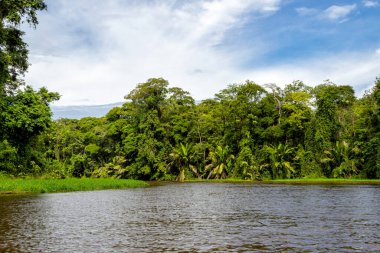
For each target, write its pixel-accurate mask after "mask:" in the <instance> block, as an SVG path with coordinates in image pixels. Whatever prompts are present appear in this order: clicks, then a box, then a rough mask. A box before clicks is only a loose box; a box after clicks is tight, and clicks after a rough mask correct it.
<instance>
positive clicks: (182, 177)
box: [178, 169, 185, 182]
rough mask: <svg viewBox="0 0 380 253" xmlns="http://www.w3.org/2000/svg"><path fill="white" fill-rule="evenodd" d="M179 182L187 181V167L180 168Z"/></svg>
mask: <svg viewBox="0 0 380 253" xmlns="http://www.w3.org/2000/svg"><path fill="white" fill-rule="evenodd" d="M178 181H179V182H183V181H185V169H180V171H179V177H178Z"/></svg>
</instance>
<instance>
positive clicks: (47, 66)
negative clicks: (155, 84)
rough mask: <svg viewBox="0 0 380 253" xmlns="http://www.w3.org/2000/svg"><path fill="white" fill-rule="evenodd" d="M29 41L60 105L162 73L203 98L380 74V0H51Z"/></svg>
mask: <svg viewBox="0 0 380 253" xmlns="http://www.w3.org/2000/svg"><path fill="white" fill-rule="evenodd" d="M45 2H46V4H47V5H48V10H47V11H43V12H40V13H39V14H38V18H39V25H38V26H37V28H36V29H35V30H34V29H32V28H31V27H29V26H27V25H24V27H23V29H24V30H25V31H26V34H25V41H26V42H27V43H28V44H29V53H30V55H29V61H30V64H31V66H30V68H29V71H28V73H27V74H26V75H25V81H26V82H27V84H29V85H32V86H33V87H35V88H39V87H42V86H45V87H47V88H48V89H49V90H50V91H56V92H59V93H60V94H61V95H62V97H61V99H60V101H58V102H56V103H55V104H56V105H98V104H107V103H114V102H120V101H124V96H125V95H127V94H128V93H129V92H130V91H131V90H132V89H134V88H135V87H136V85H137V84H138V83H143V82H145V81H147V79H149V78H153V77H162V78H164V79H166V80H168V81H169V83H170V86H171V87H174V86H177V87H181V88H183V89H184V90H187V91H189V92H190V93H191V95H192V96H193V98H194V99H195V100H202V99H207V98H212V97H214V94H215V93H217V92H219V91H220V90H222V89H224V88H226V87H227V86H228V85H229V84H239V83H244V82H245V81H246V80H251V81H254V82H256V83H257V84H260V85H263V84H266V83H275V84H277V85H278V86H280V87H284V86H285V85H286V84H289V83H291V82H293V81H295V80H302V81H303V82H304V83H306V84H308V85H311V86H315V85H318V84H321V83H323V82H324V81H325V80H330V81H332V82H334V83H336V84H339V85H351V86H353V87H354V89H355V91H356V94H357V96H360V95H361V94H362V93H363V92H364V90H366V89H369V88H370V87H372V86H373V84H374V81H375V79H376V77H380V0H378V1H377V0H356V1H354V0H336V1H335V0H329V1H325V0H318V1H316V0H203V1H201V0H149V1H148V0H108V1H104V0H46V1H45Z"/></svg>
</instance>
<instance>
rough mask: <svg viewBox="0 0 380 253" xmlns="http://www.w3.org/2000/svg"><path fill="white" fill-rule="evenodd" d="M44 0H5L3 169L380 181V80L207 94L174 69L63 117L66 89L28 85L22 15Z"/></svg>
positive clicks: (0, 40) (0, 92)
mask: <svg viewBox="0 0 380 253" xmlns="http://www.w3.org/2000/svg"><path fill="white" fill-rule="evenodd" d="M45 8H46V6H45V4H44V3H43V1H42V0H27V1H14V0H3V1H1V2H0V20H1V24H0V49H1V50H0V107H1V114H0V173H1V172H3V173H6V174H11V175H17V176H20V175H26V174H32V175H42V174H45V175H46V174H48V175H50V176H52V177H58V178H64V177H117V178H135V179H144V180H174V179H178V180H180V181H182V180H184V179H185V178H189V177H193V178H208V179H210V178H217V179H220V178H226V177H233V178H242V179H252V180H254V179H269V178H270V179H280V178H282V179H286V178H302V177H327V178H352V177H357V178H380V129H379V128H380V114H379V108H380V79H377V80H376V81H375V85H374V87H373V88H372V89H371V90H370V91H367V92H366V93H365V94H364V96H363V97H362V98H360V99H358V98H356V97H355V94H354V90H353V88H352V87H351V86H339V85H336V84H334V83H331V82H330V81H325V83H323V84H321V85H318V86H316V87H313V88H312V87H309V86H307V85H306V84H304V83H303V82H301V81H295V82H293V83H292V84H288V85H286V86H285V87H284V88H283V89H282V88H280V87H278V86H276V85H274V84H267V85H264V86H260V85H258V84H256V83H254V82H252V81H246V82H245V83H242V84H234V85H230V86H228V87H227V88H226V89H224V90H222V91H220V92H219V93H217V94H216V95H215V97H214V98H213V99H208V100H204V101H202V102H200V103H195V101H194V99H193V98H192V97H191V96H190V94H189V93H188V92H186V91H184V90H182V89H181V88H178V87H169V83H168V82H167V81H166V80H164V79H162V78H152V79H149V80H147V81H146V82H145V83H140V84H138V85H137V86H136V88H135V89H134V90H132V91H131V92H130V93H129V94H128V95H126V97H125V99H126V102H125V104H124V105H123V106H122V107H116V108H114V109H112V110H111V111H110V112H109V113H108V114H107V115H106V116H105V117H103V118H83V119H80V120H72V119H61V120H58V121H57V122H53V121H52V120H51V111H50V109H49V106H48V103H50V102H52V101H54V100H56V99H58V98H59V95H58V94H57V93H52V92H49V91H47V90H46V89H45V88H42V89H40V90H39V91H35V90H33V89H32V88H31V87H28V86H26V87H25V86H24V85H23V81H22V80H21V79H20V76H22V74H23V73H24V72H25V71H26V70H27V66H28V62H27V53H28V52H27V46H26V44H25V43H24V42H23V40H22V35H23V32H22V31H20V30H19V24H20V22H22V20H23V19H25V20H26V21H27V22H29V23H30V24H31V25H36V24H37V19H36V11H38V10H43V9H45Z"/></svg>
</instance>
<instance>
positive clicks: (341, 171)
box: [321, 141, 357, 177]
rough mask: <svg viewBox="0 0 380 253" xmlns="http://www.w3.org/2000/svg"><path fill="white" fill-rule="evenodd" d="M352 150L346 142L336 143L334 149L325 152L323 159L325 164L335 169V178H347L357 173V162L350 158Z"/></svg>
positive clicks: (333, 173) (333, 171)
mask: <svg viewBox="0 0 380 253" xmlns="http://www.w3.org/2000/svg"><path fill="white" fill-rule="evenodd" d="M349 153H350V149H349V146H348V143H347V142H345V141H342V142H339V141H337V142H336V143H335V146H334V147H333V148H330V149H328V150H325V151H324V154H325V157H324V158H322V159H321V162H322V163H323V164H326V165H328V166H330V168H333V170H332V176H333V177H347V176H351V175H352V174H355V173H356V172H357V169H356V165H355V160H353V159H350V157H349Z"/></svg>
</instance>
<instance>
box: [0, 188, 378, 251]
mask: <svg viewBox="0 0 380 253" xmlns="http://www.w3.org/2000/svg"><path fill="white" fill-rule="evenodd" d="M0 252H380V186H376V185H372V186H370V185H353V186H342V185H339V186H327V185H320V186H319V185H298V186H296V185H264V184H262V185H261V184H260V185H252V184H228V183H221V184H218V183H184V184H164V185H160V186H154V187H150V188H143V189H126V190H106V191H91V192H74V193H58V194H40V195H28V196H26V195H24V196H4V195H3V196H0Z"/></svg>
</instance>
